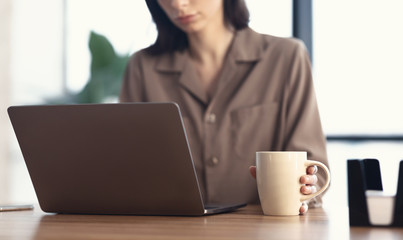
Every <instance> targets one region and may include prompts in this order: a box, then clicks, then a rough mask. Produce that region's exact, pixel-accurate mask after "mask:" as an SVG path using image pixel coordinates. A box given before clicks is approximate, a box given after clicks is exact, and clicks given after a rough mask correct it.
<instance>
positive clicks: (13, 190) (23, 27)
mask: <svg viewBox="0 0 403 240" xmlns="http://www.w3.org/2000/svg"><path fill="white" fill-rule="evenodd" d="M4 1H5V0H1V4H4ZM5 2H8V3H9V5H11V6H10V9H8V11H6V12H7V14H8V16H9V19H10V20H11V23H10V24H11V28H10V30H11V33H10V36H9V37H10V39H11V41H10V43H9V46H8V48H7V49H9V54H10V57H9V59H8V61H7V62H8V63H9V65H8V66H7V67H5V68H6V71H7V72H9V78H8V79H9V86H8V89H9V91H8V90H4V91H6V92H7V94H8V97H9V99H10V100H9V102H8V103H7V105H23V104H41V103H43V102H44V101H45V100H46V99H47V98H50V97H52V96H57V95H60V94H61V93H62V79H63V75H62V69H63V56H62V53H63V51H62V50H63V47H62V39H63V38H62V36H63V35H62V34H63V28H62V26H63V8H62V6H63V0H35V1H31V0H6V1H5ZM0 16H1V17H0V18H3V17H4V15H3V14H1V15H0ZM2 22H3V21H2ZM1 52H2V53H3V51H1ZM2 55H3V54H2ZM2 55H1V57H3V56H2ZM2 90H3V88H1V90H0V91H2ZM0 98H3V95H1V97H0ZM1 104H3V103H1ZM3 112H4V111H2V113H1V114H0V116H2V117H3ZM7 118H8V117H7ZM8 122H9V120H8V119H7V124H3V125H2V126H3V128H4V129H5V131H9V134H8V135H7V137H8V139H7V140H8V142H9V147H8V149H9V150H8V152H9V154H8V155H7V156H6V157H5V160H3V162H6V166H5V168H2V169H4V170H3V171H5V172H6V173H7V175H5V174H4V173H1V172H0V176H2V177H3V179H5V180H7V181H1V182H2V183H3V182H4V184H6V186H8V187H7V188H8V191H7V192H5V191H1V192H0V196H3V198H4V201H5V202H10V203H31V202H36V201H37V200H36V195H35V193H34V189H33V187H32V183H31V180H30V178H29V175H28V172H27V169H26V167H25V163H24V160H23V157H22V154H21V151H20V149H19V146H18V143H17V140H16V138H15V136H14V133H13V131H12V129H11V125H10V124H9V123H8ZM1 147H3V144H2V145H1ZM3 155H4V154H3ZM3 164H4V163H3ZM0 171H1V170H0Z"/></svg>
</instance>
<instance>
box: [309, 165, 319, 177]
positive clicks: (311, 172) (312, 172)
mask: <svg viewBox="0 0 403 240" xmlns="http://www.w3.org/2000/svg"><path fill="white" fill-rule="evenodd" d="M317 172H318V167H317V166H315V165H313V166H309V167H308V168H307V169H306V174H309V175H315V174H316V173H317Z"/></svg>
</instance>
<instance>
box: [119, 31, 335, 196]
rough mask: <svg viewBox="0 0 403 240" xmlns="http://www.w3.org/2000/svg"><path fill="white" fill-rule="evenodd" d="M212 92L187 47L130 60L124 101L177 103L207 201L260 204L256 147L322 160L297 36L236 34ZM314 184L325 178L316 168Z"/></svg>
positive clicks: (304, 57) (139, 54) (323, 148)
mask: <svg viewBox="0 0 403 240" xmlns="http://www.w3.org/2000/svg"><path fill="white" fill-rule="evenodd" d="M228 51H229V52H228V54H227V57H226V61H225V62H224V65H223V67H222V69H221V73H220V75H219V76H218V79H217V87H216V91H215V92H214V95H213V96H211V98H209V97H208V95H207V93H206V92H205V90H204V89H203V87H202V83H201V81H200V80H199V78H198V75H197V72H196V69H195V68H194V66H193V65H192V62H191V61H190V57H189V53H188V51H181V52H174V53H171V54H163V55H160V56H150V55H148V54H147V53H146V52H145V51H144V50H142V51H139V52H137V53H136V54H134V55H133V57H132V58H131V60H130V62H129V64H128V66H127V70H126V73H125V77H124V81H123V85H122V91H121V95H120V100H121V101H122V102H152V101H154V102H165V101H170V102H176V103H178V104H179V106H180V109H181V112H182V115H183V118H184V123H185V128H186V132H187V135H188V139H189V143H190V147H191V151H192V155H193V159H194V162H195V167H196V172H197V174H198V178H199V183H200V185H201V186H200V187H201V189H202V191H203V196H204V198H205V200H206V201H207V202H209V203H221V202H227V203H228V202H248V203H251V202H258V194H257V189H256V181H255V180H254V179H253V178H252V177H251V175H250V173H249V170H248V168H249V166H251V165H255V152H256V151H263V150H265V151H269V150H299V151H307V152H308V157H309V158H310V159H313V160H318V161H321V162H323V163H325V164H327V156H326V144H325V138H324V135H323V132H322V127H321V122H320V119H319V113H318V107H317V103H316V98H315V93H314V87H313V82H312V73H311V65H310V61H309V58H308V55H307V53H306V49H305V46H304V45H303V43H301V42H300V41H298V40H295V39H288V38H278V37H273V36H269V35H262V34H258V33H256V32H254V31H253V30H251V29H249V28H247V29H244V30H241V31H238V32H236V34H235V37H234V40H233V42H232V44H231V46H230V48H229V50H228ZM318 175H319V185H321V183H323V173H322V172H321V171H320V172H319V173H318Z"/></svg>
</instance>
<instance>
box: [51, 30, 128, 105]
mask: <svg viewBox="0 0 403 240" xmlns="http://www.w3.org/2000/svg"><path fill="white" fill-rule="evenodd" d="M89 49H90V53H91V72H90V73H91V75H90V78H89V80H88V82H87V84H86V85H85V86H84V88H83V89H82V90H81V91H80V92H78V93H67V94H66V96H63V97H61V98H56V99H50V100H49V101H48V103H50V104H78V103H100V102H105V101H107V100H108V99H117V97H118V95H119V91H120V86H121V84H122V78H123V73H124V70H125V68H126V65H127V62H128V60H129V57H130V56H129V54H127V55H123V56H120V55H118V54H117V53H116V52H115V50H114V48H113V46H112V44H111V43H110V42H109V40H108V39H107V38H106V37H105V36H103V35H100V34H97V33H95V32H93V31H91V33H90V38H89Z"/></svg>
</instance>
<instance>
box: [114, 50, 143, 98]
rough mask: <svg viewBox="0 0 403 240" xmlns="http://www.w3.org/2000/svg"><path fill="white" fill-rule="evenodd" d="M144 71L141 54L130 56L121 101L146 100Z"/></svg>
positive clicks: (124, 76) (120, 96)
mask: <svg viewBox="0 0 403 240" xmlns="http://www.w3.org/2000/svg"><path fill="white" fill-rule="evenodd" d="M142 71H143V69H142V67H141V54H140V53H136V54H134V55H133V56H132V57H131V58H130V61H129V62H128V64H127V66H126V70H125V73H124V75H123V81H122V87H121V90H120V95H119V101H120V102H142V101H144V100H143V99H144V91H143V84H142V81H143V73H142Z"/></svg>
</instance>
